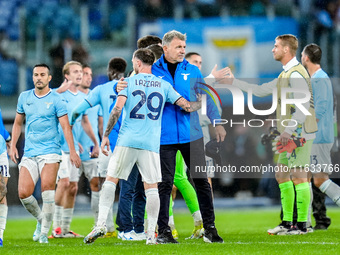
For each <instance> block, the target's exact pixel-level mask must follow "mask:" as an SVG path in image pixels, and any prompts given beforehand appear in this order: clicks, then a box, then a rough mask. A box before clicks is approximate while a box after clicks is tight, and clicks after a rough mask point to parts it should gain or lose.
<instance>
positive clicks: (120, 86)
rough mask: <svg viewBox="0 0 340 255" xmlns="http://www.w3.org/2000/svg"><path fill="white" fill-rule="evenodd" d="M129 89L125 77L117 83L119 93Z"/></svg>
mask: <svg viewBox="0 0 340 255" xmlns="http://www.w3.org/2000/svg"><path fill="white" fill-rule="evenodd" d="M126 87H127V81H124V77H122V78H120V80H119V81H118V83H117V87H116V91H117V93H119V92H120V91H122V90H123V89H125V88H126Z"/></svg>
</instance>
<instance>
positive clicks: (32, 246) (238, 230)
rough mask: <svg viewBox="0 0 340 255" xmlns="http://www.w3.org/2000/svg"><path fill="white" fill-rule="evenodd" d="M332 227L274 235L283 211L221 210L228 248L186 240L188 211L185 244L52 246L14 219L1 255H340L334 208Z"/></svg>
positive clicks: (79, 225) (181, 218)
mask: <svg viewBox="0 0 340 255" xmlns="http://www.w3.org/2000/svg"><path fill="white" fill-rule="evenodd" d="M328 215H329V216H330V217H331V218H332V225H331V226H330V228H329V229H328V230H327V231H315V232H314V233H311V234H307V235H300V236H269V235H268V234H267V232H266V230H267V229H268V228H272V227H274V226H276V225H277V224H278V223H279V208H271V209H258V208H247V209H243V208H240V209H232V210H231V209H226V210H223V211H222V210H218V211H216V226H217V229H218V231H219V233H220V235H221V236H222V237H223V239H224V244H207V243H204V242H203V240H202V239H199V240H185V237H188V236H189V235H190V234H191V230H192V229H193V220H192V218H191V216H190V215H189V213H188V212H184V211H175V223H176V226H177V230H178V232H179V235H180V237H179V240H178V241H179V242H180V244H165V245H160V244H159V245H154V246H146V245H145V242H144V241H139V242H131V241H121V240H118V239H117V238H109V239H108V238H106V239H103V238H100V239H97V240H96V242H95V243H93V244H90V245H86V244H84V243H83V239H82V238H78V239H52V240H51V239H50V243H49V244H39V243H35V242H33V241H32V234H33V232H34V229H35V224H36V223H35V221H34V220H33V219H9V220H8V222H7V228H6V230H5V234H4V247H2V248H0V254H1V255H2V254H25V255H26V254H34V255H36V254H44V255H49V254H60V255H62V254H95V255H98V254H326V253H327V254H332V255H334V254H340V248H339V247H340V208H337V207H331V208H330V209H329V210H328ZM92 222H93V220H92V218H91V217H75V218H74V219H73V222H72V230H74V231H75V232H77V233H80V234H83V235H86V234H87V233H89V232H90V231H91V227H92Z"/></svg>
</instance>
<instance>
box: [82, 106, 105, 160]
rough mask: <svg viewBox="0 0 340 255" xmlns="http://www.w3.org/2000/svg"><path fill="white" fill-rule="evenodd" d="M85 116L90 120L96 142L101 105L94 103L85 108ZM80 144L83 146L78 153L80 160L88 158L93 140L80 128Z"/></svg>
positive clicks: (101, 114)
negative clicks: (92, 105) (81, 150)
mask: <svg viewBox="0 0 340 255" xmlns="http://www.w3.org/2000/svg"><path fill="white" fill-rule="evenodd" d="M86 113H87V117H88V119H89V121H90V124H91V127H92V130H93V133H94V135H95V137H96V140H97V142H98V144H99V143H100V140H99V130H98V117H99V116H101V117H102V116H103V111H102V107H101V106H100V105H96V106H94V107H92V108H91V109H88V110H87V112H86ZM79 141H80V144H81V145H82V146H83V149H84V151H83V152H82V153H80V159H81V160H82V161H86V160H90V159H91V157H90V153H91V149H92V147H93V146H94V144H93V142H92V141H91V139H90V137H89V136H88V135H87V134H86V132H85V130H84V129H82V130H81V133H80V140H79Z"/></svg>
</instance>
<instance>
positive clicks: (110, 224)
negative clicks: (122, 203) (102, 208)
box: [98, 202, 115, 232]
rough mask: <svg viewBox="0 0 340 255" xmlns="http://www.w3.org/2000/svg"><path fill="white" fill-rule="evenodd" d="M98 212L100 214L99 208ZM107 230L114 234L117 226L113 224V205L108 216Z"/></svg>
mask: <svg viewBox="0 0 340 255" xmlns="http://www.w3.org/2000/svg"><path fill="white" fill-rule="evenodd" d="M112 203H113V202H112ZM98 212H99V207H98ZM106 229H107V232H114V231H115V225H114V223H113V204H112V205H111V207H110V210H109V213H108V215H107V219H106Z"/></svg>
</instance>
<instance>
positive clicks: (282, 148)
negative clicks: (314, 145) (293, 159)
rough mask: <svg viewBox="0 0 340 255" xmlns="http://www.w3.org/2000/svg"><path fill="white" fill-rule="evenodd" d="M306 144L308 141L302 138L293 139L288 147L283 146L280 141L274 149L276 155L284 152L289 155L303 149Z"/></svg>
mask: <svg viewBox="0 0 340 255" xmlns="http://www.w3.org/2000/svg"><path fill="white" fill-rule="evenodd" d="M305 143H306V139H305V138H302V137H293V138H292V139H290V140H289V141H288V143H287V145H285V146H283V145H282V143H281V142H280V141H278V142H277V143H276V144H275V147H274V148H273V150H274V151H276V152H275V153H282V152H284V151H287V153H289V154H291V153H292V152H293V150H295V149H296V148H298V147H302V146H303V145H304V144H305Z"/></svg>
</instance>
